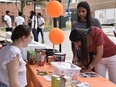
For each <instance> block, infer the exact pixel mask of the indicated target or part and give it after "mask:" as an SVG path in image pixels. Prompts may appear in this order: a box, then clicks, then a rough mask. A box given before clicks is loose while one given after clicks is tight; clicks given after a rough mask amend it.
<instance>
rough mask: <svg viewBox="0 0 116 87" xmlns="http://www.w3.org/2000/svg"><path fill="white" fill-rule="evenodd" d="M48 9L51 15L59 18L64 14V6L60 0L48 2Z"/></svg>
mask: <svg viewBox="0 0 116 87" xmlns="http://www.w3.org/2000/svg"><path fill="white" fill-rule="evenodd" d="M46 11H47V13H48V15H49V16H51V17H54V18H57V17H59V16H60V15H61V14H62V12H63V6H62V4H61V3H60V2H58V1H50V2H49V3H48V4H47V7H46Z"/></svg>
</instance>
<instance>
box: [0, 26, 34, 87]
mask: <svg viewBox="0 0 116 87" xmlns="http://www.w3.org/2000/svg"><path fill="white" fill-rule="evenodd" d="M11 39H12V44H10V45H8V46H5V47H3V48H2V49H1V50H0V87H25V86H26V84H27V81H26V67H25V64H26V63H25V62H24V60H23V58H22V54H21V49H22V48H23V47H27V46H28V44H29V42H30V41H31V40H32V32H31V29H30V27H29V26H28V25H19V26H17V27H16V28H15V29H14V31H13V33H12V35H11Z"/></svg>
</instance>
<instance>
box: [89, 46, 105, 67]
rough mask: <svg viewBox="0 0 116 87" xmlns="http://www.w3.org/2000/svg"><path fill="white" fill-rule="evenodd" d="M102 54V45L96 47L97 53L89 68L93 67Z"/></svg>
mask: <svg viewBox="0 0 116 87" xmlns="http://www.w3.org/2000/svg"><path fill="white" fill-rule="evenodd" d="M102 55H103V45H101V46H98V47H97V54H96V55H95V58H94V59H93V61H92V63H91V64H90V67H89V68H90V69H92V68H94V67H95V65H96V64H97V63H98V62H99V60H100V59H101V58H102Z"/></svg>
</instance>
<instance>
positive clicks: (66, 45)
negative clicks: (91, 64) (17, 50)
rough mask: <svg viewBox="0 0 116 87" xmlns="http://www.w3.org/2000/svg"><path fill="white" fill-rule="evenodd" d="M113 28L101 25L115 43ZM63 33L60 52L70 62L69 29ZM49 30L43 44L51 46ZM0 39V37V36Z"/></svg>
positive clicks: (56, 47) (56, 46)
mask: <svg viewBox="0 0 116 87" xmlns="http://www.w3.org/2000/svg"><path fill="white" fill-rule="evenodd" d="M112 29H113V28H112V27H103V31H104V32H105V33H106V34H107V35H108V36H109V38H110V39H111V40H112V41H113V42H114V43H116V38H115V37H114V35H113V32H112V31H113V30H112ZM0 34H1V35H3V36H5V32H3V31H0ZM64 34H65V39H64V42H63V43H62V45H61V46H62V52H63V53H66V61H69V62H71V60H72V51H71V42H70V41H69V34H70V30H64ZM48 35H49V31H45V33H44V36H45V45H47V46H49V47H51V48H53V44H52V43H51V42H50V40H49V37H48ZM39 38H40V42H41V36H39ZM0 40H1V38H0ZM55 49H57V50H59V45H55Z"/></svg>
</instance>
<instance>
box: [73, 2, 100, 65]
mask: <svg viewBox="0 0 116 87" xmlns="http://www.w3.org/2000/svg"><path fill="white" fill-rule="evenodd" d="M77 16H78V17H77V18H78V19H77V20H76V21H75V22H73V24H72V29H76V28H80V29H87V28H90V27H92V26H97V27H99V28H100V29H101V25H100V22H99V20H98V19H96V18H93V17H92V16H91V10H90V6H89V4H88V3H87V2H86V1H82V2H80V3H79V4H78V5H77ZM75 48H76V47H75V45H74V44H73V43H72V52H73V60H72V62H73V63H74V64H77V63H78V62H79V61H80V59H81V57H80V50H78V49H75ZM90 56H91V59H92V57H93V54H92V52H91V53H90Z"/></svg>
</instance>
